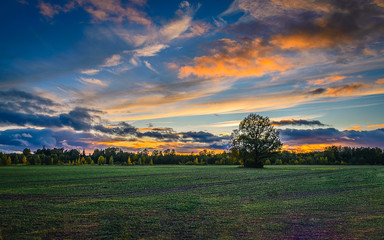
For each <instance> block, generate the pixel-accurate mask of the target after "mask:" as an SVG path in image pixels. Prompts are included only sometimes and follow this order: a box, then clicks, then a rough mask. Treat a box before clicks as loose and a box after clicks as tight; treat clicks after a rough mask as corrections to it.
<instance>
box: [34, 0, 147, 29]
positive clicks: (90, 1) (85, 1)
mask: <svg viewBox="0 0 384 240" xmlns="http://www.w3.org/2000/svg"><path fill="white" fill-rule="evenodd" d="M136 5H137V4H136ZM38 7H39V8H40V13H41V14H42V15H45V16H47V17H50V18H52V17H53V16H54V15H56V14H59V13H60V12H68V11H70V10H72V9H74V8H76V7H81V8H83V9H84V10H85V11H86V12H88V13H89V14H90V15H91V16H92V18H93V21H95V22H98V21H114V22H122V21H124V20H128V21H130V22H133V23H138V24H143V25H149V24H151V23H152V22H151V20H150V19H149V18H148V17H147V16H146V14H145V13H144V12H142V11H139V10H138V9H136V8H134V7H133V6H130V5H128V4H127V5H125V6H123V5H122V4H121V1H120V0H109V1H99V0H72V1H69V2H68V3H67V4H65V5H59V4H51V3H48V2H44V1H40V3H39V5H38Z"/></svg>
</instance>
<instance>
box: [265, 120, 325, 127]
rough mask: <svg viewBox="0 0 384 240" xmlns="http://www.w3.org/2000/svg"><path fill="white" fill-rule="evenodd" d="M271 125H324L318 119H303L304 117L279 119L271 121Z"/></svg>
mask: <svg viewBox="0 0 384 240" xmlns="http://www.w3.org/2000/svg"><path fill="white" fill-rule="evenodd" d="M271 124H272V125H273V126H279V127H280V126H288V125H291V126H326V125H325V124H323V123H321V122H320V121H319V120H304V119H288V120H280V121H272V122H271Z"/></svg>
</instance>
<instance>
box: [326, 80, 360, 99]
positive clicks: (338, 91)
mask: <svg viewBox="0 0 384 240" xmlns="http://www.w3.org/2000/svg"><path fill="white" fill-rule="evenodd" d="M363 87H366V85H365V84H363V83H352V84H349V85H345V86H340V87H334V88H328V90H327V91H326V92H325V94H327V95H333V96H340V95H344V94H350V93H352V92H354V91H356V90H358V89H360V88H363Z"/></svg>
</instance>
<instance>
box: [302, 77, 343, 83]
mask: <svg viewBox="0 0 384 240" xmlns="http://www.w3.org/2000/svg"><path fill="white" fill-rule="evenodd" d="M345 78H346V76H330V77H325V78H321V79H315V80H309V81H308V83H309V84H311V85H326V84H329V83H334V82H339V81H342V80H343V79H345Z"/></svg>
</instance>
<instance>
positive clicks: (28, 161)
mask: <svg viewBox="0 0 384 240" xmlns="http://www.w3.org/2000/svg"><path fill="white" fill-rule="evenodd" d="M86 164H98V165H127V166H128V165H156V164H185V165H207V164H216V165H243V164H244V163H243V161H242V159H241V158H239V157H238V156H237V155H236V154H233V153H232V152H230V151H228V152H226V151H224V152H222V153H216V152H214V151H210V150H203V151H201V152H199V153H197V154H193V153H191V154H177V153H176V152H175V150H174V149H166V150H163V151H160V150H153V151H152V152H149V151H148V150H147V149H144V150H143V151H139V152H136V153H133V152H124V151H123V150H121V149H119V148H114V147H110V148H106V149H95V150H94V151H93V153H92V154H85V152H84V151H79V150H77V149H70V150H65V149H64V148H52V149H48V148H42V149H37V150H36V151H34V152H31V150H30V149H28V148H25V149H24V151H23V153H10V154H6V153H1V152H0V165H3V166H4V165H86ZM264 164H265V165H285V164H307V165H337V164H349V165H380V164H384V152H383V150H382V149H380V148H365V147H359V148H353V147H341V146H331V147H326V148H325V150H324V151H316V152H307V153H298V152H292V151H279V152H278V153H277V154H275V155H273V156H271V157H270V158H268V159H266V160H265V161H264Z"/></svg>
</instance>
